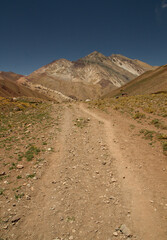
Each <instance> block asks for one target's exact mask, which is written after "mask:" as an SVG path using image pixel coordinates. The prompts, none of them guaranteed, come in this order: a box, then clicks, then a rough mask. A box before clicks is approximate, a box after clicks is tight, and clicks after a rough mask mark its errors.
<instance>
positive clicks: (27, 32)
mask: <svg viewBox="0 0 167 240" xmlns="http://www.w3.org/2000/svg"><path fill="white" fill-rule="evenodd" d="M0 9H1V14H0V71H13V72H16V73H21V74H29V73H31V72H33V71H34V70H36V69H38V68H39V67H41V66H43V65H45V64H48V63H49V62H51V61H53V60H56V59H60V58H66V59H68V60H77V59H79V58H81V57H84V56H85V55H88V54H89V53H91V52H93V51H95V50H96V51H99V52H101V53H103V54H104V55H106V56H109V55H111V54H113V53H119V54H122V55H124V56H127V57H130V58H134V59H140V60H142V61H144V62H147V63H149V64H151V65H164V64H167V0H147V1H146V0H138V1H137V0H108V1H107V0H102V1H99V0H95V1H94V0H89V1H88V0H77V1H76V0H59V1H57V0H45V1H44V0H40V1H39V0H1V1H0Z"/></svg>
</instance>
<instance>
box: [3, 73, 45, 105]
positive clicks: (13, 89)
mask: <svg viewBox="0 0 167 240" xmlns="http://www.w3.org/2000/svg"><path fill="white" fill-rule="evenodd" d="M20 77H22V75H19V74H16V73H12V72H0V96H1V97H20V96H26V97H35V98H42V99H46V100H49V98H48V97H47V96H46V95H44V94H41V93H38V92H36V91H33V90H31V89H29V88H27V87H25V86H23V85H20V84H18V83H17V80H18V79H19V78H20Z"/></svg>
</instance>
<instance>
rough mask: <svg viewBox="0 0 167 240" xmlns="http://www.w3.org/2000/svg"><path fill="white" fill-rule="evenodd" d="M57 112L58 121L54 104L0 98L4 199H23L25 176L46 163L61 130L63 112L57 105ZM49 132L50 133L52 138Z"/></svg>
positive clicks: (0, 181) (0, 174)
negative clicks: (53, 110) (35, 167)
mask: <svg viewBox="0 0 167 240" xmlns="http://www.w3.org/2000/svg"><path fill="white" fill-rule="evenodd" d="M55 109H56V111H57V112H54V115H55V114H56V113H57V118H56V119H55V117H54V118H53V117H52V105H51V104H50V103H48V102H45V101H41V100H39V99H34V98H2V97H0V184H1V186H2V190H1V191H0V195H2V196H1V197H9V198H11V197H13V196H12V195H13V194H14V196H15V199H17V200H18V199H21V198H24V194H23V192H22V191H23V188H24V186H23V185H22V184H23V183H25V182H26V181H27V180H28V179H29V178H27V177H26V173H27V172H28V173H31V172H32V173H31V175H32V176H33V174H34V166H38V165H42V164H43V163H42V162H44V161H45V154H46V153H47V152H48V151H49V150H50V149H52V148H51V146H50V143H51V142H52V139H53V138H54V137H55V136H56V134H57V131H58V130H59V128H58V125H59V121H60V117H61V109H60V107H59V106H58V105H56V106H55ZM54 126H55V128H53V127H54ZM51 129H52V131H51ZM53 129H54V131H53ZM48 131H51V132H50V133H49V135H48ZM48 149H49V150H48ZM49 152H51V151H49ZM18 187H19V188H18ZM12 189H14V190H12ZM11 190H12V191H11Z"/></svg>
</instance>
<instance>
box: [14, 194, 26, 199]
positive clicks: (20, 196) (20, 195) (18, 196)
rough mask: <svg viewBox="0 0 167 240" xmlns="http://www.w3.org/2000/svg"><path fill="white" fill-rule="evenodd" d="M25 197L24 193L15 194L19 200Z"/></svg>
mask: <svg viewBox="0 0 167 240" xmlns="http://www.w3.org/2000/svg"><path fill="white" fill-rule="evenodd" d="M23 196H24V193H21V194H15V199H16V200H18V199H19V198H22V197H23Z"/></svg>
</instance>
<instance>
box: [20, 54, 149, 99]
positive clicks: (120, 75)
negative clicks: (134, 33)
mask: <svg viewBox="0 0 167 240" xmlns="http://www.w3.org/2000/svg"><path fill="white" fill-rule="evenodd" d="M152 69H153V67H152V66H150V65H148V64H145V63H142V62H140V61H138V60H132V59H129V58H126V57H123V56H121V55H111V56H110V57H106V56H104V55H103V54H101V53H99V52H96V51H95V52H93V53H91V54H89V55H88V56H86V57H84V58H81V59H79V60H77V61H73V62H71V61H68V60H66V59H59V60H56V61H53V62H52V63H50V64H47V65H45V66H43V67H41V68H40V69H38V70H36V71H35V72H33V73H31V74H30V75H29V76H27V77H26V78H24V80H23V78H22V81H23V82H24V81H25V82H31V83H33V84H41V85H43V86H45V87H47V88H51V89H53V90H56V91H59V92H61V93H63V94H64V95H66V96H70V97H72V98H74V99H82V100H85V99H87V98H92V99H95V98H98V97H100V96H102V95H104V94H107V93H108V92H110V91H111V90H114V89H116V88H118V87H121V86H122V85H124V84H125V83H127V82H129V81H131V80H132V79H134V78H136V77H137V76H139V75H140V74H142V73H144V72H145V71H147V70H152Z"/></svg>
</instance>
